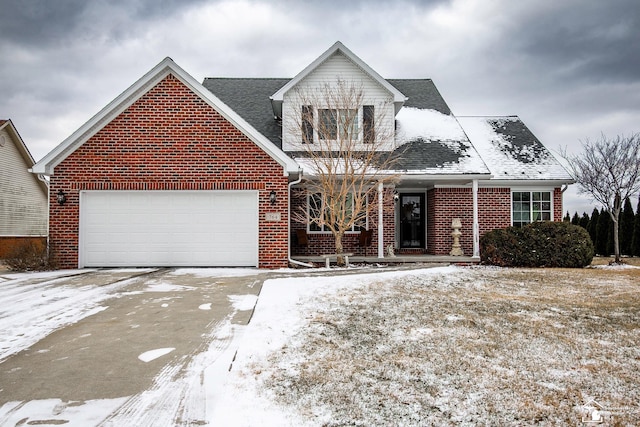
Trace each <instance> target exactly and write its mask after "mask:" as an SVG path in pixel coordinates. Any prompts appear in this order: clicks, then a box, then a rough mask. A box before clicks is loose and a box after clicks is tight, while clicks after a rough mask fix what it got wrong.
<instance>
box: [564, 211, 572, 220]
mask: <svg viewBox="0 0 640 427" xmlns="http://www.w3.org/2000/svg"><path fill="white" fill-rule="evenodd" d="M562 221H563V222H569V221H571V216H569V211H567V214H566V215H565V216H564V217H563V218H562Z"/></svg>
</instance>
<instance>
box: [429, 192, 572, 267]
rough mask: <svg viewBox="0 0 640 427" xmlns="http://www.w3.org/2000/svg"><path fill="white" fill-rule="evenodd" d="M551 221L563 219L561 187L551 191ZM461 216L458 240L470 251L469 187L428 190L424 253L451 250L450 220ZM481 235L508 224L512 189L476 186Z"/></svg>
mask: <svg viewBox="0 0 640 427" xmlns="http://www.w3.org/2000/svg"><path fill="white" fill-rule="evenodd" d="M553 202H554V212H553V218H554V221H562V191H561V190H560V188H555V189H554V191H553ZM453 218H460V219H461V220H462V230H461V231H462V237H461V238H460V243H461V244H462V249H463V251H464V253H465V255H472V254H473V191H472V190H471V189H470V188H437V189H432V190H429V191H428V192H427V253H429V254H433V255H446V254H448V253H449V252H450V251H451V244H452V242H453V240H452V238H451V221H452V219H453ZM478 225H479V228H480V236H482V235H483V234H484V233H486V232H488V231H491V230H495V229H496V228H505V227H508V226H510V225H511V189H510V188H479V189H478Z"/></svg>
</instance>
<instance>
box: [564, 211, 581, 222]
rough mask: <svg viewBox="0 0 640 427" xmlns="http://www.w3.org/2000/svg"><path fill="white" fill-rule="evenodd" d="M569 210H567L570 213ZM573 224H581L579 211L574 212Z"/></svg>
mask: <svg viewBox="0 0 640 427" xmlns="http://www.w3.org/2000/svg"><path fill="white" fill-rule="evenodd" d="M568 213H569V212H567V214H568ZM571 224H573V225H578V224H580V217H579V216H578V212H576V213H574V214H573V217H572V218H571Z"/></svg>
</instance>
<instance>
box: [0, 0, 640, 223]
mask: <svg viewBox="0 0 640 427" xmlns="http://www.w3.org/2000/svg"><path fill="white" fill-rule="evenodd" d="M337 40H340V41H341V42H343V43H344V44H345V45H346V46H347V47H348V48H349V49H350V50H351V51H353V52H354V53H355V54H356V55H358V56H359V57H360V58H361V59H362V60H364V61H365V62H366V63H367V64H369V65H370V66H371V67H372V68H373V69H374V70H376V71H377V72H378V73H380V74H381V75H382V76H383V77H385V78H431V79H433V80H434V82H435V83H436V85H437V87H438V89H439V90H440V92H441V93H442V95H443V96H444V98H445V100H446V101H447V103H448V104H449V106H450V107H451V109H452V110H453V112H454V114H456V115H518V116H520V118H521V119H522V120H523V121H524V122H525V124H527V126H528V127H529V128H530V129H531V130H532V131H533V132H534V133H535V134H536V135H537V136H538V138H539V139H540V140H541V141H542V142H543V143H544V144H545V145H546V146H547V147H548V148H549V149H551V150H552V151H553V152H554V154H556V156H557V152H558V151H559V149H560V148H562V147H568V149H569V151H575V152H577V151H579V150H580V141H583V140H585V138H591V139H594V138H597V137H599V135H600V134H601V132H604V133H605V134H606V135H617V134H625V135H628V134H631V133H634V132H639V131H640V2H638V0H518V1H513V0H432V1H427V0H423V1H392V0H384V1H375V0H370V1H365V0H362V1H346V0H341V1H337V0H330V1H314V2H312V1H295V0H273V1H266V0H263V1H206V0H109V1H106V0H105V1H91V0H56V1H51V0H0V118H10V119H12V121H13V123H14V125H15V126H16V128H17V129H18V131H19V132H20V135H21V136H22V138H23V139H24V141H25V142H26V144H27V145H28V147H29V149H30V150H31V152H32V154H33V156H34V158H35V159H36V160H39V159H40V158H42V157H43V156H44V155H45V154H46V153H47V152H49V151H50V150H51V149H52V148H54V147H55V146H56V145H58V144H59V143H60V142H61V141H62V140H64V139H65V138H66V137H67V136H69V135H70V134H71V133H73V132H74V131H75V130H76V129H78V128H79V127H80V126H81V125H82V124H83V123H85V122H86V121H87V120H88V119H89V118H91V117H92V116H93V115H94V114H95V113H97V112H98V111H99V110H100V109H101V108H102V107H104V106H105V105H106V104H107V103H108V102H110V101H111V100H112V99H113V98H115V97H116V96H118V95H119V94H120V93H121V92H123V91H124V90H125V89H126V88H127V87H129V86H130V85H131V84H132V83H134V82H135V81H136V80H137V79H138V78H140V77H141V76H142V75H143V74H144V73H146V72H147V71H148V70H150V69H151V68H152V67H153V66H155V65H156V64H157V63H158V62H160V61H161V60H162V59H163V58H165V57H167V56H169V57H171V58H172V59H173V60H174V61H176V63H177V64H178V65H180V66H181V67H182V68H184V69H185V70H186V71H187V72H188V73H190V74H191V75H192V76H193V77H195V78H196V80H198V81H202V80H203V78H204V77H218V76H230V77H243V76H244V77H293V76H294V75H295V74H297V73H298V72H299V71H301V70H302V69H303V68H304V67H305V66H306V65H308V64H309V63H310V62H311V61H313V60H314V59H315V58H316V57H318V56H319V55H320V54H321V53H322V52H324V51H325V50H326V49H328V48H329V47H330V46H331V45H332V44H333V43H334V42H335V41H337ZM572 187H576V186H572ZM575 193H576V190H575V189H574V188H572V189H570V190H569V191H567V193H566V194H565V211H566V210H570V211H571V213H573V212H574V211H576V210H577V211H579V212H580V213H582V212H583V211H587V212H588V213H591V210H592V209H593V207H594V206H595V205H594V204H593V203H591V202H590V201H589V200H587V199H581V198H577V197H576V196H575ZM636 203H637V201H633V206H634V209H635V207H636Z"/></svg>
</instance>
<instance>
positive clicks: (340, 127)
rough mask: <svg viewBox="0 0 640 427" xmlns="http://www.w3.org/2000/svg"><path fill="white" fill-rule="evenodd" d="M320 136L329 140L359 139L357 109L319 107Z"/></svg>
mask: <svg viewBox="0 0 640 427" xmlns="http://www.w3.org/2000/svg"><path fill="white" fill-rule="evenodd" d="M318 138H320V139H322V140H329V141H336V140H338V139H339V140H340V141H347V140H352V141H356V140H357V139H358V110H357V109H329V108H322V109H318Z"/></svg>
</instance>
